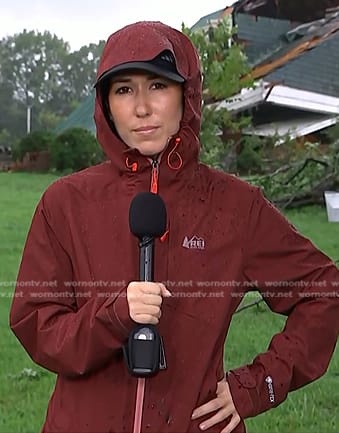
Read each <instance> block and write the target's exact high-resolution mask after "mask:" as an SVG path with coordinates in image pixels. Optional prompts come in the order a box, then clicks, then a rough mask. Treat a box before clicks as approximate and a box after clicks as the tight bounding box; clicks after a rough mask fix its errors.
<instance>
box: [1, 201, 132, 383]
mask: <svg viewBox="0 0 339 433" xmlns="http://www.w3.org/2000/svg"><path fill="white" fill-rule="evenodd" d="M47 214H48V213H47V212H46V209H45V207H44V201H43V200H41V202H40V203H39V205H38V206H37V209H36V211H35V214H34V216H33V220H32V224H31V227H30V230H29V233H28V236H27V240H26V244H25V247H24V251H23V255H22V261H21V265H20V268H19V273H18V277H17V285H16V288H15V296H14V298H13V302H12V306H11V311H10V326H11V329H12V331H13V332H14V334H15V335H16V337H17V338H18V339H19V341H20V342H21V344H22V345H23V346H24V348H25V349H26V351H27V352H28V354H29V355H30V357H31V358H32V359H33V360H34V361H35V362H36V363H37V364H39V365H41V366H43V367H45V368H46V369H48V370H51V371H53V372H56V373H59V374H63V375H71V376H74V375H79V374H85V373H89V372H91V371H93V370H95V369H97V368H100V367H102V366H103V365H104V364H105V363H108V362H114V359H115V357H116V355H117V352H118V351H121V347H122V345H123V343H124V342H125V340H126V338H127V336H128V333H129V332H130V330H131V329H132V328H133V326H135V323H134V322H133V321H132V319H131V318H130V316H129V311H128V305H127V299H126V296H116V297H115V298H113V297H112V298H99V297H97V296H93V297H91V298H88V299H87V300H86V302H85V303H83V305H82V306H81V307H77V303H76V299H75V298H74V297H72V296H66V295H65V294H63V293H65V292H67V293H70V292H71V290H72V289H70V288H69V287H68V286H67V284H66V285H65V282H67V281H73V280H74V278H73V273H72V261H71V258H70V256H69V254H68V252H67V251H66V249H65V248H64V246H63V245H62V243H61V242H60V237H61V236H58V235H57V234H56V232H55V229H54V228H53V227H52V226H51V224H50V221H49V220H48V217H47ZM46 282H47V284H49V282H51V284H52V285H51V286H50V287H46ZM124 291H126V288H124ZM53 294H54V295H53ZM48 295H51V296H48ZM59 295H60V296H59Z"/></svg>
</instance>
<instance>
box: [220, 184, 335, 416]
mask: <svg viewBox="0 0 339 433" xmlns="http://www.w3.org/2000/svg"><path fill="white" fill-rule="evenodd" d="M248 224H249V231H248V236H247V240H246V242H245V249H246V252H245V277H246V279H247V280H248V281H251V282H253V283H254V284H255V285H256V286H257V287H258V289H259V290H260V291H261V293H262V296H263V297H264V299H265V301H266V302H267V304H268V305H269V307H270V308H271V309H272V310H273V311H274V312H276V313H281V314H284V315H287V316H288V317H287V320H286V323H285V326H284V329H283V330H282V332H280V333H278V334H277V335H274V336H273V338H272V340H271V342H270V344H269V347H268V350H267V351H266V352H265V353H261V354H259V355H258V356H256V357H255V359H254V360H253V362H252V363H251V364H249V365H245V366H243V367H240V368H237V369H234V370H232V371H230V372H228V382H229V385H230V390H231V394H232V397H233V400H234V404H235V406H236V408H237V410H238V412H239V415H240V416H241V417H242V418H247V417H253V416H256V415H257V414H260V413H262V412H264V411H266V410H268V409H270V408H272V407H275V406H278V405H279V404H280V403H281V402H283V401H284V400H285V399H286V397H287V394H288V392H290V391H293V390H296V389H298V388H300V387H302V386H304V385H306V384H308V383H310V382H312V381H314V380H315V379H317V378H319V377H320V376H322V375H323V374H324V373H325V372H326V370H327V368H328V366H329V363H330V360H331V357H332V354H333V352H334V349H335V345H336V341H337V338H338V332H339V271H338V269H337V268H336V266H335V265H334V263H333V262H331V260H330V259H329V258H328V257H327V256H325V255H324V254H323V253H322V252H320V251H319V250H317V249H316V248H315V246H314V245H313V244H312V243H311V242H310V241H309V240H308V239H306V238H304V237H303V236H301V234H299V233H298V232H297V231H296V229H295V228H294V227H293V226H292V225H291V224H290V223H289V222H288V221H287V220H286V219H285V218H284V217H283V216H282V215H281V214H280V213H279V212H278V211H277V210H276V209H275V208H274V207H273V206H272V205H271V204H270V203H269V202H268V201H267V200H266V199H265V198H264V197H263V195H262V193H261V191H260V190H256V198H255V200H254V202H253V206H252V208H251V211H250V216H249V223H248Z"/></svg>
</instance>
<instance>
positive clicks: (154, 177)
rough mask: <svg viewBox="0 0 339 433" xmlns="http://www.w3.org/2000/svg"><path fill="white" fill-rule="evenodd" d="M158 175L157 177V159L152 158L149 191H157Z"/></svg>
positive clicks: (155, 192)
mask: <svg viewBox="0 0 339 433" xmlns="http://www.w3.org/2000/svg"><path fill="white" fill-rule="evenodd" d="M158 177H159V161H158V159H153V160H152V174H151V192H153V193H154V194H157V193H158Z"/></svg>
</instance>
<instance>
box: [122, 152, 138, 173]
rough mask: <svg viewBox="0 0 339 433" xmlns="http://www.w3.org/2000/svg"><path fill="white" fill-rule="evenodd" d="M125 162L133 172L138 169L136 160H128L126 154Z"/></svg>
mask: <svg viewBox="0 0 339 433" xmlns="http://www.w3.org/2000/svg"><path fill="white" fill-rule="evenodd" d="M125 164H126V167H127V168H130V169H131V170H132V172H133V173H135V172H136V171H138V163H137V162H130V160H129V158H128V156H127V157H126V160H125Z"/></svg>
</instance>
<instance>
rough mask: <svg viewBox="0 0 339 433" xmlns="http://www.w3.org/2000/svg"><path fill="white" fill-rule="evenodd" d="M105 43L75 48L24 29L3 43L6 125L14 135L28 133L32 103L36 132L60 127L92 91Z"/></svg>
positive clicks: (0, 67)
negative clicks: (73, 50)
mask: <svg viewBox="0 0 339 433" xmlns="http://www.w3.org/2000/svg"><path fill="white" fill-rule="evenodd" d="M103 44H104V41H101V42H100V43H98V44H90V45H88V46H84V47H82V48H81V49H80V50H79V51H75V52H70V47H69V44H68V43H67V42H65V41H64V40H63V39H60V38H58V37H57V36H56V35H52V34H51V33H50V32H48V31H45V32H44V33H40V32H36V31H27V30H24V31H23V32H22V33H19V34H15V35H13V36H9V37H6V38H3V39H2V40H1V41H0V59H1V64H0V104H1V106H2V107H6V110H2V111H4V113H1V114H2V115H1V116H0V129H1V128H6V129H8V130H9V131H10V133H11V134H12V135H13V136H23V135H24V134H25V132H26V110H27V107H32V130H39V129H49V128H54V126H55V125H56V123H57V122H58V121H59V119H62V118H63V117H65V116H67V115H68V114H69V113H70V112H71V111H72V110H73V109H74V107H75V106H76V105H77V104H79V102H80V101H81V100H83V98H84V96H86V95H88V94H89V93H90V92H91V90H92V87H93V83H94V81H95V73H96V68H97V64H98V61H99V57H100V55H101V51H102V48H103Z"/></svg>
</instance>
